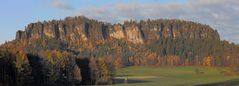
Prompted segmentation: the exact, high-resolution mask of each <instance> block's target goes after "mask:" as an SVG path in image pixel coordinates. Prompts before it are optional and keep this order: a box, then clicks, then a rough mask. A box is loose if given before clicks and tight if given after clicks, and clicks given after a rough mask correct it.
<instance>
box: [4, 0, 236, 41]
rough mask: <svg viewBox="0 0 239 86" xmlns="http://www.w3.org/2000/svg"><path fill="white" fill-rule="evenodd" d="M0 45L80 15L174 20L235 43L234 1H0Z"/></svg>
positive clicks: (115, 18)
mask: <svg viewBox="0 0 239 86" xmlns="http://www.w3.org/2000/svg"><path fill="white" fill-rule="evenodd" d="M0 11H1V12H0V19H1V20H0V26H1V27H0V43H3V42H5V40H12V39H14V38H15V32H16V31H17V30H23V29H24V27H25V26H26V25H27V24H29V23H32V22H37V21H43V20H51V19H63V18H65V17H67V16H78V15H84V16H86V17H89V18H94V19H97V20H101V21H106V22H113V23H116V22H122V21H124V20H129V19H135V20H140V19H148V18H151V19H158V18H176V19H184V20H191V21H196V22H200V23H203V24H208V25H210V26H212V27H213V28H214V29H217V30H218V32H219V33H220V35H221V38H222V39H225V40H229V41H231V42H235V43H239V1H238V0H2V1H1V3H0Z"/></svg>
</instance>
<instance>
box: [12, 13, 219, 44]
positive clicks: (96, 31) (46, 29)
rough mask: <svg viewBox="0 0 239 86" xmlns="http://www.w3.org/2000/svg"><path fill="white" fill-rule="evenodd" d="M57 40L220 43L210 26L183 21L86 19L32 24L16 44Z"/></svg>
mask: <svg viewBox="0 0 239 86" xmlns="http://www.w3.org/2000/svg"><path fill="white" fill-rule="evenodd" d="M39 38H40V39H47V38H55V39H59V40H65V41H71V42H78V41H80V42H86V41H97V40H102V41H104V40H107V39H110V38H114V39H121V40H126V41H129V42H131V43H134V44H144V43H146V42H150V41H155V40H160V39H163V38H173V39H176V38H183V39H205V38H207V39H212V40H220V38H219V35H218V33H217V31H215V30H213V29H212V28H210V27H209V26H207V25H201V24H198V23H194V22H190V21H182V20H162V19H160V20H148V21H141V22H138V23H137V22H132V21H131V22H125V23H124V24H114V25H112V24H108V23H103V22H98V21H96V20H92V19H88V18H85V17H82V16H80V17H68V18H65V19H64V20H52V21H48V22H46V21H44V22H37V23H31V24H29V25H28V26H27V27H26V28H25V31H18V32H17V34H16V39H17V40H30V39H39Z"/></svg>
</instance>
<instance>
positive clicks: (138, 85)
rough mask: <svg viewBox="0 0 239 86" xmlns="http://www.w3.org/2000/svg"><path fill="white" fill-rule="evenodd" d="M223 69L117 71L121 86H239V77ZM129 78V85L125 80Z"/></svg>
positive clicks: (192, 67) (117, 78)
mask: <svg viewBox="0 0 239 86" xmlns="http://www.w3.org/2000/svg"><path fill="white" fill-rule="evenodd" d="M226 71H228V68H223V67H217V68H215V67H214V68H212V67H196V66H186V67H185V66H184V67H151V66H142V67H141V66H137V67H127V68H121V69H118V70H117V73H116V75H115V76H116V80H115V82H116V84H115V85H117V86H118V85H119V86H128V85H130V86H239V76H228V75H225V72H226ZM126 77H127V83H125V81H126V80H125V79H126Z"/></svg>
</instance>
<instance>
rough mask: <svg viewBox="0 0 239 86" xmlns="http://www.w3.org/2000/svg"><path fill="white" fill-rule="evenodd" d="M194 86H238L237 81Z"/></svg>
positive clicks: (238, 81) (238, 80) (238, 82)
mask: <svg viewBox="0 0 239 86" xmlns="http://www.w3.org/2000/svg"><path fill="white" fill-rule="evenodd" d="M195 86H239V79H233V80H228V81H224V82H217V83H208V84H200V85H195Z"/></svg>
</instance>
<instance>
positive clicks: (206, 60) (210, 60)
mask: <svg viewBox="0 0 239 86" xmlns="http://www.w3.org/2000/svg"><path fill="white" fill-rule="evenodd" d="M213 62H214V60H213V57H211V56H207V57H205V58H204V59H203V65H204V66H213V65H214V63H213Z"/></svg>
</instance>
